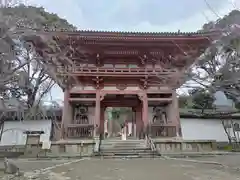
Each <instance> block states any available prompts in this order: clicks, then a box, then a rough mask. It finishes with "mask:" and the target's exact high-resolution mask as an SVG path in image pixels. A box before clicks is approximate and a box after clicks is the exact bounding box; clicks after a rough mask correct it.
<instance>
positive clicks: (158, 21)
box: [29, 0, 240, 99]
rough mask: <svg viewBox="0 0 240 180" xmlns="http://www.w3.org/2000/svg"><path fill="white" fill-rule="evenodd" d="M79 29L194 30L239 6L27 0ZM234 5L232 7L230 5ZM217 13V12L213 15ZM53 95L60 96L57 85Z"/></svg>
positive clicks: (219, 0)
mask: <svg viewBox="0 0 240 180" xmlns="http://www.w3.org/2000/svg"><path fill="white" fill-rule="evenodd" d="M29 1H31V3H32V4H34V5H37V6H42V7H44V8H45V9H46V10H47V11H49V12H54V13H57V14H58V15H59V16H60V17H62V18H65V19H66V20H68V22H69V23H71V24H73V25H75V26H77V27H78V28H79V29H93V30H114V31H115V30H119V31H178V30H181V31H197V30H198V29H200V28H201V27H202V25H203V24H204V23H206V22H208V21H209V20H216V19H217V18H218V16H219V17H221V16H224V15H226V14H227V13H228V12H230V11H231V10H232V9H233V8H240V0H207V2H208V4H209V5H210V6H211V8H212V9H213V10H214V12H212V10H210V9H209V7H208V5H207V4H206V1H205V0H29ZM234 6H235V7H234ZM216 14H217V15H216ZM54 97H55V99H62V98H63V95H62V93H61V91H60V90H59V89H55V90H54Z"/></svg>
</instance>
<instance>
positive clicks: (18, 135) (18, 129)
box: [0, 120, 52, 145]
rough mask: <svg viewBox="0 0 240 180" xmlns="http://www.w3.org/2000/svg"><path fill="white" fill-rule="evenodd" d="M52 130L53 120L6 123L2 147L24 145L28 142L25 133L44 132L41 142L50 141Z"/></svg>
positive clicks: (0, 143)
mask: <svg viewBox="0 0 240 180" xmlns="http://www.w3.org/2000/svg"><path fill="white" fill-rule="evenodd" d="M51 129H52V121H51V120H39V121H9V122H4V127H3V134H2V138H1V141H0V145H24V144H25V143H26V140H27V135H26V134H24V131H44V134H42V135H41V136H40V141H41V142H42V141H44V140H49V139H50V135H51Z"/></svg>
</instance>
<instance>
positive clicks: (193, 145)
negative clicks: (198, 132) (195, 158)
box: [153, 139, 217, 153]
mask: <svg viewBox="0 0 240 180" xmlns="http://www.w3.org/2000/svg"><path fill="white" fill-rule="evenodd" d="M153 141H154V144H155V146H156V148H157V150H158V152H160V153H161V152H162V153H163V152H164V153H165V152H167V153H171V152H211V151H215V150H217V143H216V141H183V140H160V139H159V140H158V139H155V140H153Z"/></svg>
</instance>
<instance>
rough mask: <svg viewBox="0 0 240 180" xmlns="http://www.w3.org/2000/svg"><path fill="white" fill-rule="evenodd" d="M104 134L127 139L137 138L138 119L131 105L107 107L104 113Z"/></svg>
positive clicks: (108, 136)
mask: <svg viewBox="0 0 240 180" xmlns="http://www.w3.org/2000/svg"><path fill="white" fill-rule="evenodd" d="M104 136H105V138H116V139H122V140H126V139H128V138H136V137H137V135H136V119H135V113H134V111H133V109H132V108H131V107H107V108H106V110H105V113H104Z"/></svg>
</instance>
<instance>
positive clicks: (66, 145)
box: [25, 140, 95, 157]
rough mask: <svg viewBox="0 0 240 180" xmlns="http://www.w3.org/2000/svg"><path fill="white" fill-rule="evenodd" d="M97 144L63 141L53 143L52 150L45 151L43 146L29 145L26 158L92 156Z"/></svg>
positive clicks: (91, 141)
mask: <svg viewBox="0 0 240 180" xmlns="http://www.w3.org/2000/svg"><path fill="white" fill-rule="evenodd" d="M94 145H95V142H94V141H93V140H87V141H74V142H71V141H61V142H52V143H51V149H49V150H43V149H42V146H41V144H40V146H38V145H37V144H31V145H28V149H27V150H26V151H27V152H26V153H25V157H33V156H35V157H61V156H67V157H71V156H72V157H76V156H79V157H81V156H91V155H92V154H93V150H94Z"/></svg>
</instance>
